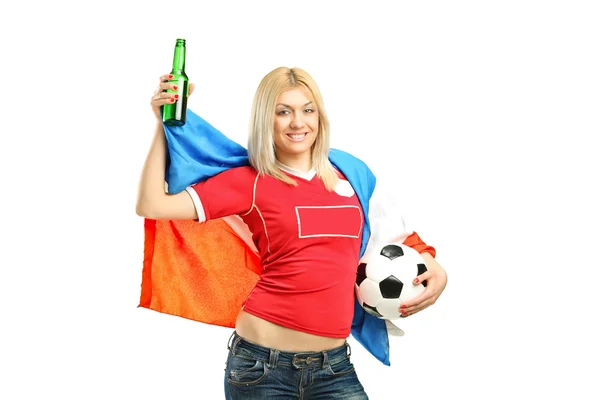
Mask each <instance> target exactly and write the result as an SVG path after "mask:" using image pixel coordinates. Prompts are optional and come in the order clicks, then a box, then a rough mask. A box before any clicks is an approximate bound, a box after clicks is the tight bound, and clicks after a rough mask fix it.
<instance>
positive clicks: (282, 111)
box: [277, 110, 290, 115]
mask: <svg viewBox="0 0 600 400" xmlns="http://www.w3.org/2000/svg"><path fill="white" fill-rule="evenodd" d="M289 113H290V111H289V110H281V111H278V112H277V115H288V114H289Z"/></svg>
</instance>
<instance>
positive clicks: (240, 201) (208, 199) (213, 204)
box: [186, 167, 257, 222]
mask: <svg viewBox="0 0 600 400" xmlns="http://www.w3.org/2000/svg"><path fill="white" fill-rule="evenodd" d="M256 179H257V173H256V171H255V170H254V169H253V168H251V167H237V168H232V169H229V170H226V171H224V172H221V173H219V174H217V175H215V176H212V177H210V178H208V179H206V180H205V181H202V182H199V183H196V184H194V185H192V186H189V187H187V188H186V191H187V192H188V193H189V194H190V196H191V197H192V200H193V201H194V205H195V206H196V211H197V212H198V221H199V222H204V221H207V220H209V219H217V218H222V217H227V216H230V215H243V214H246V213H248V212H249V211H250V210H251V209H252V205H253V198H254V184H255V181H256Z"/></svg>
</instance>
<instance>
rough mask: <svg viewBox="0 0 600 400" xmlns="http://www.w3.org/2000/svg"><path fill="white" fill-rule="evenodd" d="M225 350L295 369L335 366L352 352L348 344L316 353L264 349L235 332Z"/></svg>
mask: <svg viewBox="0 0 600 400" xmlns="http://www.w3.org/2000/svg"><path fill="white" fill-rule="evenodd" d="M227 348H228V349H229V351H230V352H231V355H232V356H235V355H240V356H242V357H248V358H252V359H254V360H260V361H263V362H266V363H268V364H269V365H270V366H271V367H274V366H275V365H288V366H294V367H296V368H308V367H311V368H312V367H320V368H326V367H327V366H328V365H330V364H337V363H339V362H341V361H343V360H345V359H346V358H349V357H350V354H352V351H351V349H350V345H349V344H348V342H346V343H344V345H343V346H340V347H335V348H333V349H329V350H324V351H317V352H297V353H296V352H289V351H281V350H277V349H271V348H269V347H264V346H261V345H259V344H256V343H252V342H249V341H248V340H246V339H244V338H243V337H241V336H240V335H238V334H237V332H236V331H233V333H232V334H231V337H230V338H229V342H228V344H227Z"/></svg>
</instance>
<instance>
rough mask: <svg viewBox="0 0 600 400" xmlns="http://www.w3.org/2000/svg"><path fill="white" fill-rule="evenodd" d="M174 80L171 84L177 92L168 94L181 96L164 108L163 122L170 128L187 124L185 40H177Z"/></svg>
mask: <svg viewBox="0 0 600 400" xmlns="http://www.w3.org/2000/svg"><path fill="white" fill-rule="evenodd" d="M171 75H173V79H171V80H169V82H170V83H171V84H173V85H177V90H171V89H169V90H167V92H168V93H177V94H179V99H177V100H175V103H173V104H165V105H164V106H163V122H164V124H165V125H169V126H182V125H184V124H185V113H186V110H187V98H188V77H187V75H186V74H185V39H177V42H176V43H175V53H174V54H173V70H171Z"/></svg>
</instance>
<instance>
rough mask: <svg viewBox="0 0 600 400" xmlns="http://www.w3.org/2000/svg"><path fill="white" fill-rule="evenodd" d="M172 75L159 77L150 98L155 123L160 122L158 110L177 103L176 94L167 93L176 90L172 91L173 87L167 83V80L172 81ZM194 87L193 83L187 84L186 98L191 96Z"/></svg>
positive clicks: (160, 117) (160, 116)
mask: <svg viewBox="0 0 600 400" xmlns="http://www.w3.org/2000/svg"><path fill="white" fill-rule="evenodd" d="M172 78H173V75H171V74H166V75H163V76H161V77H160V81H159V84H158V87H157V88H156V90H155V91H154V94H153V95H152V98H151V99H150V106H151V107H152V112H154V116H155V117H156V120H157V121H160V122H162V115H161V114H160V108H161V107H162V106H164V105H165V104H171V103H175V101H177V99H178V97H179V95H178V94H176V93H168V92H167V90H176V89H174V85H173V84H172V83H170V82H169V79H172ZM194 87H195V85H194V84H193V83H191V82H190V83H189V89H188V97H189V96H191V95H192V92H193V91H194Z"/></svg>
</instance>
